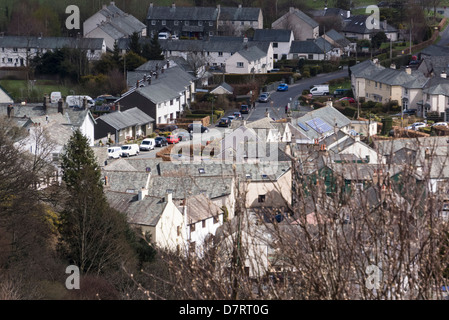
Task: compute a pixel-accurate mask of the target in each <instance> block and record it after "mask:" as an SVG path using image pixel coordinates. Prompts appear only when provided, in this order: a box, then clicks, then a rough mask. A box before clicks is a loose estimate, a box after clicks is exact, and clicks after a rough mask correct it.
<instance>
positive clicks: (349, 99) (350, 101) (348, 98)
mask: <svg viewBox="0 0 449 320" xmlns="http://www.w3.org/2000/svg"><path fill="white" fill-rule="evenodd" d="M338 101H348V102H349V103H355V99H354V98H351V97H343V98H340V99H338Z"/></svg>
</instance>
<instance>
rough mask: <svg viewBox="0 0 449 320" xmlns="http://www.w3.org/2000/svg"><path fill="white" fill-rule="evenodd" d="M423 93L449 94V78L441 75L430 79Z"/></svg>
mask: <svg viewBox="0 0 449 320" xmlns="http://www.w3.org/2000/svg"><path fill="white" fill-rule="evenodd" d="M423 93H427V94H433V95H444V96H449V79H447V78H441V77H440V76H436V77H433V78H431V79H429V81H428V82H427V84H426V86H425V88H424V89H423Z"/></svg>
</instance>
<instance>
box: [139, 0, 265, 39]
mask: <svg viewBox="0 0 449 320" xmlns="http://www.w3.org/2000/svg"><path fill="white" fill-rule="evenodd" d="M261 28H263V15H262V10H261V9H260V8H245V7H242V6H241V5H239V6H238V7H223V8H222V7H221V6H220V5H217V6H216V7H178V6H176V4H175V3H173V4H172V5H171V6H168V7H163V6H155V5H153V3H150V7H149V8H148V14H147V34H148V35H149V36H153V35H154V34H158V33H160V32H168V33H170V34H171V35H177V36H178V37H187V38H196V39H204V38H208V37H211V36H216V35H235V36H240V35H244V34H245V32H246V30H249V29H261Z"/></svg>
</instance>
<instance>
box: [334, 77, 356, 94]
mask: <svg viewBox="0 0 449 320" xmlns="http://www.w3.org/2000/svg"><path fill="white" fill-rule="evenodd" d="M336 89H349V90H351V80H350V79H349V78H347V77H345V78H341V79H337V80H334V81H332V82H331V83H330V84H329V93H330V94H332V93H334V91H335V90H336Z"/></svg>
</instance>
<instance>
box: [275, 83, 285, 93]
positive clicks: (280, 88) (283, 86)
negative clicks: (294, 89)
mask: <svg viewBox="0 0 449 320" xmlns="http://www.w3.org/2000/svg"><path fill="white" fill-rule="evenodd" d="M277 91H288V85H287V84H286V83H281V84H280V85H279V86H278V88H277Z"/></svg>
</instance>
